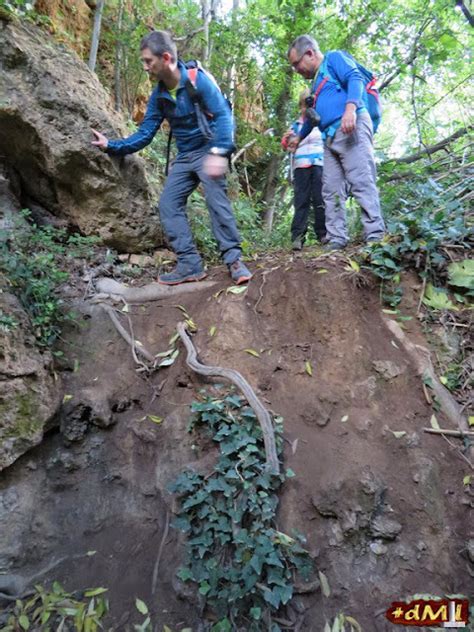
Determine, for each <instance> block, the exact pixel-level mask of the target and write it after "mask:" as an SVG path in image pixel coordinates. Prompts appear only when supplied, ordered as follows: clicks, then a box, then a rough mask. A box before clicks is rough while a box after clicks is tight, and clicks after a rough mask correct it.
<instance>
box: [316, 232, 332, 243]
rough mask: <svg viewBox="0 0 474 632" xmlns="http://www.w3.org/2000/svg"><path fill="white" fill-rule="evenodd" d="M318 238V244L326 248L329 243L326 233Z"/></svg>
mask: <svg viewBox="0 0 474 632" xmlns="http://www.w3.org/2000/svg"><path fill="white" fill-rule="evenodd" d="M317 237H318V242H319V243H320V244H321V246H325V245H326V244H328V243H329V237H328V236H327V235H326V233H324V235H317Z"/></svg>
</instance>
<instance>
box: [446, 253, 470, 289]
mask: <svg viewBox="0 0 474 632" xmlns="http://www.w3.org/2000/svg"><path fill="white" fill-rule="evenodd" d="M448 275H449V283H450V285H455V286H456V287H466V288H468V289H469V290H474V259H464V261H459V262H457V263H450V264H449V266H448Z"/></svg>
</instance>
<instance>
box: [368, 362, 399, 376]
mask: <svg viewBox="0 0 474 632" xmlns="http://www.w3.org/2000/svg"><path fill="white" fill-rule="evenodd" d="M372 365H373V367H374V369H375V370H376V371H377V373H379V374H380V375H381V376H382V377H383V378H384V380H393V379H394V378H395V377H398V376H399V375H401V373H403V371H404V370H405V368H404V367H399V366H398V365H397V364H395V362H392V361H391V360H374V361H373V362H372Z"/></svg>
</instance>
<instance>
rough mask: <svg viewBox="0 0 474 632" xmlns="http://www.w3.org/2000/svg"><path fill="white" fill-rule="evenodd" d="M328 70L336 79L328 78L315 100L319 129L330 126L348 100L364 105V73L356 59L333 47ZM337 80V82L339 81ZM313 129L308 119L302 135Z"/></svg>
mask: <svg viewBox="0 0 474 632" xmlns="http://www.w3.org/2000/svg"><path fill="white" fill-rule="evenodd" d="M324 62H325V65H326V68H327V72H328V74H329V75H330V76H331V77H332V78H333V79H334V80H335V81H331V79H329V81H327V82H326V84H325V85H324V87H323V89H322V90H321V92H320V93H319V96H318V99H317V101H316V112H317V113H318V114H319V116H320V117H321V121H320V123H319V129H320V130H321V132H324V131H325V130H326V129H327V128H328V127H330V126H331V125H333V124H334V123H336V122H338V121H340V119H341V117H342V115H343V114H344V110H345V108H346V103H354V104H355V105H356V107H357V108H358V109H359V108H362V107H364V101H363V98H362V95H363V92H364V89H365V88H364V86H365V83H364V78H363V76H362V75H361V73H360V71H359V69H358V68H357V66H356V63H355V62H354V60H353V59H351V58H350V57H348V56H347V55H346V54H345V53H344V51H341V50H333V51H330V52H328V53H326V55H325V57H324V61H323V62H322V64H321V66H320V69H321V68H322V67H323V65H324ZM323 77H324V73H321V72H319V73H318V74H317V75H316V79H315V80H314V83H313V85H312V87H311V94H314V93H315V92H316V90H317V88H318V86H319V84H320V83H321V81H322V80H323ZM336 82H337V83H336ZM310 131H311V125H310V123H309V122H308V121H306V122H305V124H304V125H303V128H302V129H301V132H300V135H301V137H302V138H305V137H306V136H307V135H308V134H309V132H310Z"/></svg>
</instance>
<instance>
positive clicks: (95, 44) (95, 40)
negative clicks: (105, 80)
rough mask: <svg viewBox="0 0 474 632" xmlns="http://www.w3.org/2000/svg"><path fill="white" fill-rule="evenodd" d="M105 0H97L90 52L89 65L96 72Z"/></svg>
mask: <svg viewBox="0 0 474 632" xmlns="http://www.w3.org/2000/svg"><path fill="white" fill-rule="evenodd" d="M104 4H105V0H97V6H96V9H95V14H94V28H93V31H92V42H91V50H90V53H89V62H88V64H87V65H88V66H89V68H90V69H91V70H92V72H94V70H95V64H96V61H97V51H98V49H99V40H100V24H101V22H102V11H103V10H104Z"/></svg>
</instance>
